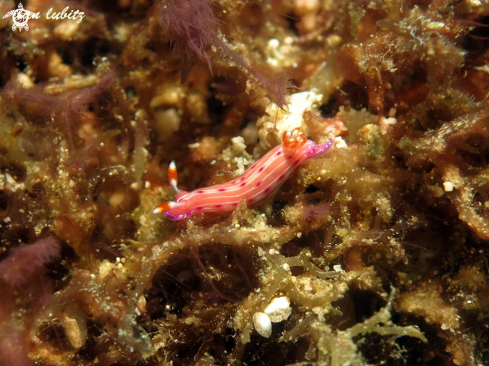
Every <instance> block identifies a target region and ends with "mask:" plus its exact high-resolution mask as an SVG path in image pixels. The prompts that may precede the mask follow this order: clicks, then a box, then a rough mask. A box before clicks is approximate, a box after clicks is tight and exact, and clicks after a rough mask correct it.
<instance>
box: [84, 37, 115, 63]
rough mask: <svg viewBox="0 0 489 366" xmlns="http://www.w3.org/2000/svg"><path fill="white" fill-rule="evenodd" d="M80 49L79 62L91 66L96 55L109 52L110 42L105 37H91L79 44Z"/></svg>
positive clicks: (104, 54) (103, 54)
mask: <svg viewBox="0 0 489 366" xmlns="http://www.w3.org/2000/svg"><path fill="white" fill-rule="evenodd" d="M81 49H82V51H81V64H82V65H83V66H86V67H89V68H92V67H93V60H94V59H95V57H96V56H106V55H107V54H108V53H109V50H110V43H109V40H107V39H103V38H99V37H92V38H89V39H88V40H87V41H86V42H85V44H84V45H82V46H81Z"/></svg>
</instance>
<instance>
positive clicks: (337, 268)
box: [333, 264, 343, 272]
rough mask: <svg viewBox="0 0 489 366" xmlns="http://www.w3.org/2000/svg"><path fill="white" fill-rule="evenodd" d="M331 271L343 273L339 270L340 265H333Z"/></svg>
mask: <svg viewBox="0 0 489 366" xmlns="http://www.w3.org/2000/svg"><path fill="white" fill-rule="evenodd" d="M333 270H334V271H335V272H343V269H341V264H335V265H334V266H333Z"/></svg>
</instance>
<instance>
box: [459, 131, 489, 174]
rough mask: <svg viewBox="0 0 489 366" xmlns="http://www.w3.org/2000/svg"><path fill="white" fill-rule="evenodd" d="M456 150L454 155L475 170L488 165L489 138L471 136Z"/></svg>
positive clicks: (477, 135) (476, 135)
mask: <svg viewBox="0 0 489 366" xmlns="http://www.w3.org/2000/svg"><path fill="white" fill-rule="evenodd" d="M459 145H462V146H459V147H458V148H457V149H456V155H458V156H460V157H462V159H463V160H464V161H465V162H466V163H467V164H469V165H470V166H473V167H475V168H482V167H485V166H486V165H487V164H488V163H489V136H486V135H479V134H471V135H469V136H466V137H465V139H464V141H463V143H462V144H459Z"/></svg>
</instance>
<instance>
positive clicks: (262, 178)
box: [153, 128, 333, 220]
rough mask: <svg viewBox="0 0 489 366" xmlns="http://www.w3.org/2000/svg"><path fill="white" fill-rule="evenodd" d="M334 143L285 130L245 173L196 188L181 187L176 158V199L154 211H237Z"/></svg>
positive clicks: (171, 177) (174, 216) (178, 215)
mask: <svg viewBox="0 0 489 366" xmlns="http://www.w3.org/2000/svg"><path fill="white" fill-rule="evenodd" d="M331 146H333V141H332V140H331V141H328V142H326V143H324V144H316V143H315V142H314V141H311V140H307V139H306V137H305V136H304V134H303V133H302V132H301V131H300V129H299V128H296V129H295V130H293V131H287V132H284V134H283V144H281V145H278V146H275V147H274V148H273V149H271V150H270V151H269V152H268V153H267V154H265V155H264V156H263V157H262V158H261V159H260V160H258V161H257V162H256V163H255V164H253V165H252V166H251V167H250V168H248V170H246V172H245V173H244V174H243V175H242V176H241V177H239V178H236V179H234V180H232V181H230V182H228V183H223V184H217V185H214V186H211V187H206V188H200V189H196V190H195V191H192V192H185V191H181V190H179V189H178V187H177V169H176V166H175V162H173V161H172V162H171V163H170V166H169V168H168V181H169V182H170V184H171V186H172V187H173V189H174V191H175V193H176V196H175V201H170V202H163V203H162V204H161V205H159V206H158V207H157V208H155V210H154V211H153V213H155V214H158V213H163V212H164V213H165V217H166V218H167V219H170V220H182V219H185V218H187V217H190V216H192V215H194V214H196V213H199V212H229V211H233V210H234V209H235V208H236V206H238V203H239V202H240V201H241V200H245V201H246V203H247V204H253V203H255V202H258V201H260V200H261V199H263V198H265V197H266V196H267V195H268V194H270V193H271V192H273V191H274V190H275V189H276V188H278V187H279V186H280V185H281V184H282V183H283V182H285V181H286V180H287V178H289V177H290V176H291V175H292V173H293V172H294V170H295V169H296V168H297V167H298V166H299V165H300V164H301V163H302V162H303V161H305V160H307V159H311V158H315V157H318V156H321V155H323V154H324V153H326V152H327V151H328V150H329V149H330V148H331Z"/></svg>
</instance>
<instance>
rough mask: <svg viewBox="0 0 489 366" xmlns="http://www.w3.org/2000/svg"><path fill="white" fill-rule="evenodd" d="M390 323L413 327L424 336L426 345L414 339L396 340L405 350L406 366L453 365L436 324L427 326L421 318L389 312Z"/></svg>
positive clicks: (393, 311)
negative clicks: (426, 341)
mask: <svg viewBox="0 0 489 366" xmlns="http://www.w3.org/2000/svg"><path fill="white" fill-rule="evenodd" d="M391 314H392V322H393V323H394V324H396V325H400V326H409V325H415V326H417V327H418V328H419V330H420V331H421V332H422V333H423V334H424V336H425V337H426V339H427V340H428V343H424V342H423V341H422V340H420V339H418V338H414V337H400V338H397V339H396V342H397V343H398V344H399V346H400V347H401V349H404V350H406V352H404V353H403V358H404V361H405V364H406V365H419V364H420V363H419V362H420V361H422V364H423V365H430V366H445V365H453V362H452V360H453V356H452V355H451V354H449V353H447V352H446V349H447V346H448V343H447V341H446V340H445V339H443V338H442V337H440V336H439V334H440V332H439V329H440V326H439V325H437V324H428V323H426V320H425V318H424V317H422V316H418V315H414V314H407V313H398V312H396V311H395V310H392V311H391Z"/></svg>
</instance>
